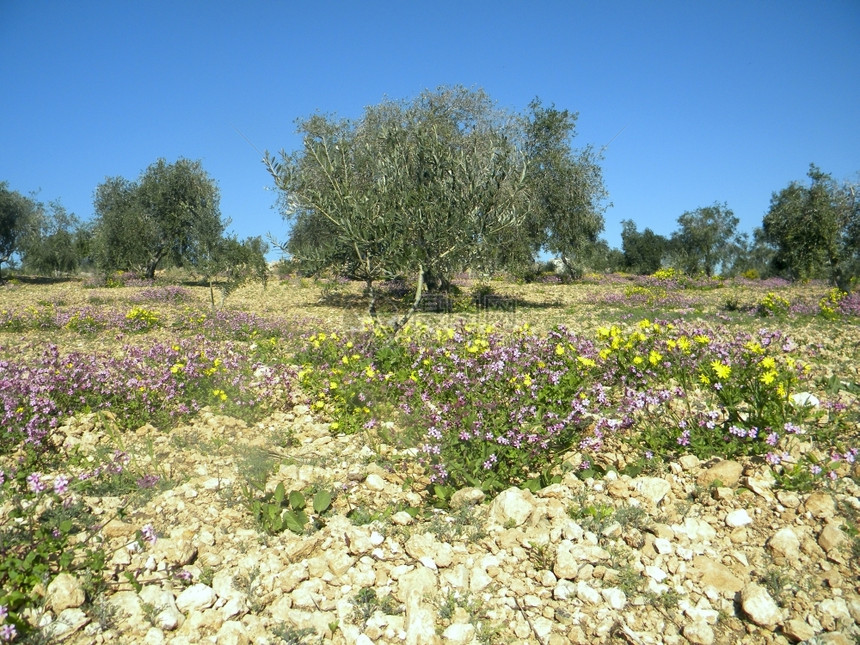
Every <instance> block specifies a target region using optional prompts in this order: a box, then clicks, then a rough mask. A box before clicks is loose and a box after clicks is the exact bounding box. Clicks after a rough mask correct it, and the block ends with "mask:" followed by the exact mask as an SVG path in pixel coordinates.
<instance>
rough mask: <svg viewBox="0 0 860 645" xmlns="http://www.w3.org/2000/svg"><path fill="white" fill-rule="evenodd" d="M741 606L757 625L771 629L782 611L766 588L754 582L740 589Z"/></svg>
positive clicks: (779, 619) (778, 619) (780, 616)
mask: <svg viewBox="0 0 860 645" xmlns="http://www.w3.org/2000/svg"><path fill="white" fill-rule="evenodd" d="M741 606H742V607H743V610H744V613H745V614H746V615H747V616H748V617H749V619H750V620H751V621H753V622H754V623H755V624H756V625H758V626H759V627H764V628H765V629H770V630H773V629H774V628H775V627H776V625H777V624H778V623H779V622H780V621H781V620H782V612H781V611H780V609H779V606H777V604H776V601H774V599H773V598H771V596H770V594H769V593H768V592H767V589H765V588H764V587H762V586H761V585H758V584H756V583H754V582H751V583H749V584H748V585H747V586H746V587H744V588H743V591H741Z"/></svg>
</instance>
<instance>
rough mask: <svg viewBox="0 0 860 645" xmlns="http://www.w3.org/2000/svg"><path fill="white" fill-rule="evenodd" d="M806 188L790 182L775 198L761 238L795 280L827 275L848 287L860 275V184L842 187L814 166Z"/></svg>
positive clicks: (783, 270)
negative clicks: (858, 191)
mask: <svg viewBox="0 0 860 645" xmlns="http://www.w3.org/2000/svg"><path fill="white" fill-rule="evenodd" d="M807 176H808V177H809V179H810V184H809V185H808V186H806V185H803V184H801V183H799V182H796V181H794V182H791V184H789V185H788V187H786V188H784V189H782V190H781V191H779V192H778V193H774V194H773V196H772V197H771V201H770V208H769V209H768V212H767V213H766V214H765V216H764V218H763V220H762V230H763V238H764V240H765V241H766V242H768V243H770V244H771V245H772V246H773V247H774V248H775V254H774V258H773V265H774V268H775V269H776V270H777V271H778V272H780V273H783V274H785V275H787V276H788V277H790V278H792V279H802V278H812V277H817V276H819V275H821V276H826V277H827V278H828V279H829V280H830V281H831V283H832V284H834V285H835V286H839V287H840V288H842V289H847V288H848V286H849V284H850V281H851V278H852V277H854V278H856V277H857V276H858V275H860V206H858V203H857V199H856V185H855V184H852V183H848V182H845V183H843V184H841V185H840V184H839V183H837V182H836V181H834V180H833V178H832V177H831V176H830V175H829V174H827V173H824V172H822V171H821V170H820V169H819V168H818V167H817V166H815V164H810V167H809V172H808V173H807Z"/></svg>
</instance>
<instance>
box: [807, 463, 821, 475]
mask: <svg viewBox="0 0 860 645" xmlns="http://www.w3.org/2000/svg"><path fill="white" fill-rule="evenodd" d="M809 472H811V473H812V474H813V475H818V474H819V473H821V466H819V465H818V464H812V465H811V466H810V467H809Z"/></svg>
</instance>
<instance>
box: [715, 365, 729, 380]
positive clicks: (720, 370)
mask: <svg viewBox="0 0 860 645" xmlns="http://www.w3.org/2000/svg"><path fill="white" fill-rule="evenodd" d="M711 369H713V370H714V373H715V374H716V375H717V378H720V379H727V378H729V376H730V375H731V373H732V368H731V367H729V366H728V365H723V364H722V363H720V361H711Z"/></svg>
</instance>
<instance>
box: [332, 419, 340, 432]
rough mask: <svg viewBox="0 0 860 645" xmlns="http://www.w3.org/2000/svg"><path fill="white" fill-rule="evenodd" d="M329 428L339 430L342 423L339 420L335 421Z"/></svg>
mask: <svg viewBox="0 0 860 645" xmlns="http://www.w3.org/2000/svg"><path fill="white" fill-rule="evenodd" d="M329 428H331V429H332V430H337V429H338V428H340V424H339V423H338V422H337V421H333V422H332V424H331V425H330V426H329Z"/></svg>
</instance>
